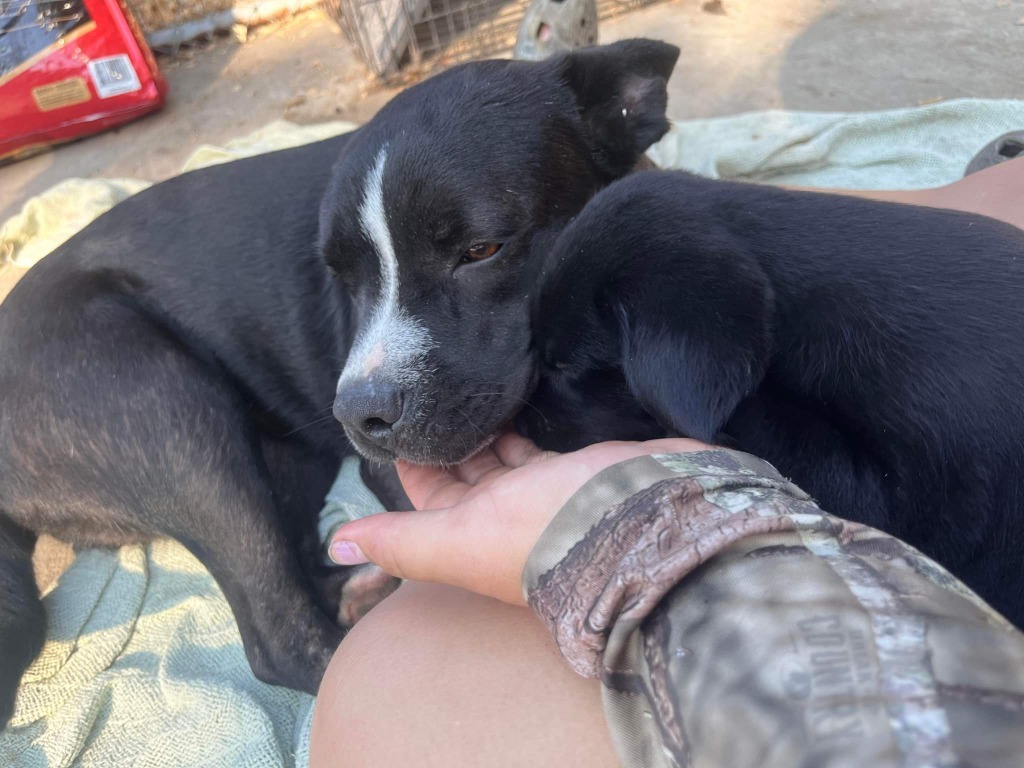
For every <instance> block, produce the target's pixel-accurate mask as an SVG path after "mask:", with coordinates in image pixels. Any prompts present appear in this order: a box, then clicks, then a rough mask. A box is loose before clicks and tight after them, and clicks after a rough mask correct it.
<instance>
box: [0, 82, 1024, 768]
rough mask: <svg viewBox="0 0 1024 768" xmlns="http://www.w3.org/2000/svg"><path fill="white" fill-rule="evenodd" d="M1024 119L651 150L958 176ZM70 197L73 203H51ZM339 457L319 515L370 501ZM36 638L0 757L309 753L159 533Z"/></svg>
mask: <svg viewBox="0 0 1024 768" xmlns="http://www.w3.org/2000/svg"><path fill="white" fill-rule="evenodd" d="M350 127H351V126H348V125H346V124H337V123H336V124H330V125H326V126H314V127H298V126H292V125H289V124H287V123H275V124H273V125H271V126H269V127H268V128H267V129H265V130H264V131H261V132H259V133H258V134H256V135H254V136H251V137H247V138H246V139H244V140H240V141H239V142H235V143H233V144H232V145H231V146H229V147H227V148H223V149H217V148H203V149H201V150H200V151H199V152H198V153H197V156H196V157H194V158H193V159H192V160H191V161H190V164H189V167H190V168H191V167H198V166H199V165H203V164H209V163H210V162H220V161H224V160H228V159H232V158H234V157H239V156H244V155H247V154H254V153H256V152H259V151H269V150H271V149H277V148H280V147H284V146H291V145H295V144H300V143H303V142H306V141H312V140H315V139H319V138H324V137H326V136H329V135H334V134H337V133H340V132H343V131H345V130H348V129H349V128H350ZM1022 128H1024V103H1022V102H1013V101H977V100H961V101H954V102H947V103H941V104H936V105H933V106H928V107H923V108H919V109H909V110H898V111H891V112H881V113H864V114H808V113H787V112H768V113H756V114H748V115H740V116H737V117H731V118H724V119H717V120H701V121H692V122H686V123H678V124H676V125H675V126H674V128H673V130H672V132H671V133H670V134H669V135H668V136H667V137H666V138H665V139H664V140H663V141H662V142H661V143H660V144H659V145H658V146H656V147H655V148H653V149H652V151H651V153H650V154H651V156H652V157H653V158H654V159H655V160H656V161H657V162H659V163H660V164H662V165H663V166H665V167H681V168H687V169H689V170H694V171H697V172H700V173H704V174H707V175H711V176H721V177H732V178H747V179H753V180H759V181H768V182H779V183H789V184H801V185H806V186H822V187H840V188H841V187H846V188H863V189H872V188H874V189H880V188H915V187H925V186H933V185H938V184H944V183H948V182H951V181H954V180H955V179H957V178H959V177H960V175H961V174H962V172H963V169H964V167H965V166H966V164H967V162H968V161H969V160H970V158H971V156H972V155H973V154H974V153H975V152H976V151H977V150H978V149H980V148H981V146H982V145H984V144H985V143H987V142H988V141H990V140H991V139H993V138H995V137H996V136H998V135H1000V134H1002V133H1005V132H1007V131H1010V130H1017V129H1022ZM144 186H145V184H143V183H140V182H137V181H124V180H120V181H117V180H115V181H83V180H70V181H67V182H63V183H62V184H59V185H58V186H57V187H55V188H54V189H52V190H50V191H49V192H47V193H45V194H43V195H41V196H40V197H38V198H36V199H35V200H33V201H31V202H30V203H28V204H27V205H26V207H25V209H24V210H23V211H22V213H21V214H19V215H18V216H16V217H14V218H13V219H12V220H11V221H9V222H7V224H5V225H4V226H3V227H2V228H0V259H4V258H6V260H8V261H10V262H13V263H15V264H18V265H20V266H28V265H30V264H31V263H33V262H35V261H36V260H38V259H39V258H42V257H43V256H44V255H45V254H46V253H48V252H49V251H50V250H52V249H53V248H54V247H56V245H58V244H59V243H61V242H63V241H64V240H65V239H67V238H68V237H69V236H70V235H71V234H73V233H74V232H75V231H77V229H79V228H81V227H82V226H84V225H85V224H86V223H88V221H90V220H91V219H92V218H94V217H95V216H97V215H99V214H100V213H101V212H102V211H103V210H106V208H109V207H110V206H111V205H113V204H114V203H116V202H117V201H118V200H121V199H123V198H124V197H127V196H128V195H130V194H133V193H135V192H137V191H138V190H139V189H140V188H142V187H144ZM69 201H74V202H75V206H74V207H76V208H77V209H78V210H79V213H80V215H79V216H78V217H77V218H75V219H74V220H68V219H66V218H64V217H58V216H57V215H55V213H54V212H55V211H66V210H68V205H67V203H68V202H69ZM376 510H377V507H376V505H375V502H374V500H373V499H372V497H370V496H368V494H367V492H366V490H365V488H364V487H363V486H362V485H361V484H360V482H359V479H358V473H357V472H356V469H355V465H354V464H348V465H347V466H346V467H345V468H344V470H343V472H342V474H341V475H340V476H339V480H338V482H337V483H336V484H335V486H334V488H333V489H332V491H331V494H330V498H329V499H328V503H327V505H326V507H325V514H324V516H323V524H322V526H321V529H322V532H324V533H326V532H328V531H329V530H330V529H332V528H333V527H334V526H335V525H337V524H338V523H339V522H340V521H342V520H344V519H346V518H348V517H351V516H355V515H360V514H365V513H372V512H373V511H376ZM45 603H46V608H47V611H48V614H49V618H50V634H49V638H48V641H47V644H46V647H45V649H44V651H43V653H42V655H41V656H40V658H39V659H38V660H37V661H36V663H35V664H33V666H32V667H31V668H30V669H29V671H28V673H27V674H26V676H25V680H24V684H23V687H22V690H21V692H20V694H19V698H18V704H17V709H16V712H15V715H14V719H13V720H12V722H11V725H10V727H9V728H8V729H7V730H5V731H4V732H3V733H2V734H0V765H2V766H25V767H26V768H36V766H39V768H43V766H46V767H47V768H57V767H58V766H71V765H81V766H111V765H135V766H146V765H152V766H168V765H173V766H217V767H218V768H225V767H229V766H246V767H249V766H291V765H300V766H302V765H305V764H306V762H307V760H306V756H307V737H308V728H309V718H310V715H311V713H312V701H313V700H312V698H311V697H309V696H307V695H305V694H300V693H295V692H292V691H288V690H284V689H281V688H275V687H272V686H268V685H264V684H262V683H260V682H258V681H257V680H256V679H255V678H254V677H253V676H252V674H251V672H250V671H249V668H248V665H247V664H246V660H245V655H244V653H243V652H242V647H241V642H240V640H239V636H238V631H237V629H236V627H235V624H234V621H233V619H232V617H231V612H230V610H229V609H228V606H227V603H226V602H225V600H224V598H223V595H222V594H221V592H220V590H219V589H218V588H217V585H216V584H215V583H214V581H213V579H212V578H211V577H210V575H209V574H208V573H207V572H206V571H205V570H204V569H203V567H202V566H201V565H200V564H199V563H198V562H197V561H196V560H195V559H194V558H193V557H192V556H191V555H190V554H189V553H188V552H187V551H186V550H185V549H184V548H183V547H181V546H180V545H178V544H176V543H173V542H168V541H161V542H157V543H154V544H152V545H149V546H145V547H143V546H134V547H125V548H123V549H121V550H119V551H117V552H107V551H88V552H82V553H80V554H79V555H78V557H77V558H76V560H75V562H74V563H73V565H72V566H71V568H70V569H69V570H68V571H67V572H66V573H65V574H64V575H63V576H62V577H61V578H60V580H59V582H58V584H57V585H56V587H55V588H53V589H52V590H51V591H50V592H49V594H48V595H46V598H45Z"/></svg>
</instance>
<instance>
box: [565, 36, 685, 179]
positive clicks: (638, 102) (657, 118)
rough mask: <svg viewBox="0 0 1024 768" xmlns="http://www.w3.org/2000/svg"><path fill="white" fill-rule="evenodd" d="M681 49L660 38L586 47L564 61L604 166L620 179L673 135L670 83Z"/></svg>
mask: <svg viewBox="0 0 1024 768" xmlns="http://www.w3.org/2000/svg"><path fill="white" fill-rule="evenodd" d="M678 58H679V49H678V48H676V47H675V46H674V45H669V44H668V43H663V42H660V41H658V40H642V39H641V40H622V41H620V42H618V43H612V44H611V45H603V46H599V47H595V48H584V49H583V50H580V51H575V52H573V53H570V54H566V55H565V56H564V57H562V59H561V60H560V61H559V62H558V64H557V65H558V66H559V67H560V69H561V74H562V78H563V80H564V81H565V82H566V83H567V84H568V85H569V88H570V89H572V91H573V93H574V94H575V95H576V103H577V105H578V106H579V110H580V114H581V115H582V117H583V122H584V125H585V126H586V128H587V132H588V134H589V138H590V141H591V145H592V150H593V152H594V156H595V159H596V160H597V163H598V165H599V166H601V168H602V169H603V170H604V171H605V172H606V173H608V174H609V175H610V176H611V177H612V178H617V177H619V176H622V175H623V174H625V173H628V172H629V170H630V169H631V168H632V167H633V166H634V165H635V164H636V163H637V161H638V160H639V159H640V157H641V155H643V153H644V152H645V151H647V148H648V147H649V146H651V144H653V143H654V142H656V141H657V140H658V139H660V138H661V137H662V136H664V135H665V133H666V131H668V127H669V126H668V120H667V119H666V117H665V107H666V105H667V103H668V93H667V91H666V88H665V86H666V84H667V83H668V79H669V76H670V75H671V74H672V69H673V68H674V67H675V65H676V59H678Z"/></svg>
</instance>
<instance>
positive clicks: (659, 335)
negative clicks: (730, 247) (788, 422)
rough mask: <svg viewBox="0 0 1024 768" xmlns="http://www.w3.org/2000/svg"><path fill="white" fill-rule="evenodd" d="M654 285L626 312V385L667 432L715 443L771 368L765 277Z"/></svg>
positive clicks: (731, 273) (737, 273) (729, 272)
mask: <svg viewBox="0 0 1024 768" xmlns="http://www.w3.org/2000/svg"><path fill="white" fill-rule="evenodd" d="M711 258H712V259H716V258H717V259H727V258H729V257H728V256H722V255H719V256H712V257H711ZM734 266H738V265H734ZM702 277H704V278H710V279H701V278H702ZM652 282H658V283H660V285H651V286H649V287H647V289H646V290H645V291H644V292H643V293H642V294H641V295H640V296H638V297H635V298H634V300H632V301H630V302H629V305H628V306H627V305H623V306H622V309H621V310H620V318H619V321H620V326H621V336H620V339H621V343H622V360H623V372H624V373H625V377H626V382H627V384H628V385H629V388H630V390H631V391H632V392H633V395H634V396H635V397H636V398H637V400H638V401H639V402H640V404H641V405H642V406H643V407H644V408H645V409H646V410H647V412H648V413H650V414H651V415H652V416H654V418H656V419H657V420H658V422H659V423H660V424H661V425H662V427H664V428H665V429H668V430H670V431H673V432H675V433H677V434H679V435H683V436H685V437H692V438H695V439H697V440H703V441H705V442H712V441H714V440H715V438H716V436H717V435H718V434H719V432H721V430H722V428H723V427H724V426H725V425H726V422H728V420H729V418H730V417H731V416H732V413H733V411H735V410H736V407H737V406H738V405H739V404H740V402H741V401H742V400H743V399H744V398H745V397H746V396H747V395H749V394H751V393H752V392H753V391H754V390H755V389H756V388H757V387H758V385H759V384H760V383H761V380H762V379H763V378H764V374H765V371H766V370H767V367H768V361H769V357H770V355H771V344H772V340H771V312H772V303H773V302H772V292H771V289H770V287H769V285H768V282H767V278H765V277H764V276H763V273H761V272H760V269H741V270H736V269H726V270H723V272H722V273H721V274H719V275H715V276H710V275H705V276H701V275H693V276H691V279H688V280H687V283H688V285H687V284H684V285H680V283H679V282H677V281H673V280H659V281H652Z"/></svg>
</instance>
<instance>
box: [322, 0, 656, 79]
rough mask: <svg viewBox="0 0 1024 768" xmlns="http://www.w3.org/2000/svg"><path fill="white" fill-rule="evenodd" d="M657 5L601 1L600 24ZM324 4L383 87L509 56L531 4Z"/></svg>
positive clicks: (394, 0)
mask: <svg viewBox="0 0 1024 768" xmlns="http://www.w3.org/2000/svg"><path fill="white" fill-rule="evenodd" d="M557 1H558V0H552V2H557ZM563 1H564V2H569V1H570V0H563ZM659 1H660V0H597V11H598V18H599V19H602V20H603V19H607V18H611V17H613V16H618V15H620V14H622V13H626V12H628V11H632V10H635V9H637V8H642V7H644V6H647V5H652V4H654V3H655V2H659ZM326 4H327V8H328V10H329V11H330V12H331V13H332V14H333V15H334V16H335V18H336V19H337V20H338V23H339V24H340V25H341V27H342V29H343V30H344V33H345V34H346V36H347V37H348V38H349V40H350V41H351V42H352V44H353V45H355V47H356V49H357V50H358V51H359V53H360V56H361V57H362V58H363V60H364V61H365V62H366V64H367V66H369V68H370V69H371V70H372V72H373V73H374V74H375V75H376V76H377V77H378V78H380V79H381V80H384V81H385V82H395V81H400V80H413V79H417V78H419V77H423V76H424V75H426V74H428V73H429V72H431V71H433V70H436V69H443V68H446V67H450V66H452V65H454V64H460V63H462V62H465V61H472V60H474V59H480V58H488V57H494V56H500V55H501V54H503V53H506V52H508V51H511V50H512V47H513V46H514V45H515V42H516V35H517V33H518V31H519V25H520V23H521V22H522V20H523V15H524V14H525V13H526V10H527V8H528V7H529V5H530V0H326Z"/></svg>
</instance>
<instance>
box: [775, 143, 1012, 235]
mask: <svg viewBox="0 0 1024 768" xmlns="http://www.w3.org/2000/svg"><path fill="white" fill-rule="evenodd" d="M792 189H805V190H807V191H813V192H834V193H836V194H841V195H853V196H855V197H869V198H872V199H874V200H887V201H889V202H893V203H906V204H908V205H927V206H930V207H933V208H952V209H954V210H958V211H966V212H968V213H980V214H981V215H982V216H989V217H991V218H993V219H1000V220H1001V221H1005V222H1007V223H1008V224H1013V225H1014V226H1016V227H1020V228H1021V229H1024V158H1020V159H1018V160H1010V161H1008V162H1005V163H1000V164H999V165H994V166H992V167H991V168H986V169H985V170H983V171H978V172H977V173H972V174H971V175H970V176H965V177H964V178H962V179H958V180H957V181H954V182H953V183H952V184H947V185H946V186H944V187H935V188H933V189H911V190H870V191H863V190H854V189H813V190H812V189H810V188H808V187H792Z"/></svg>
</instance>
